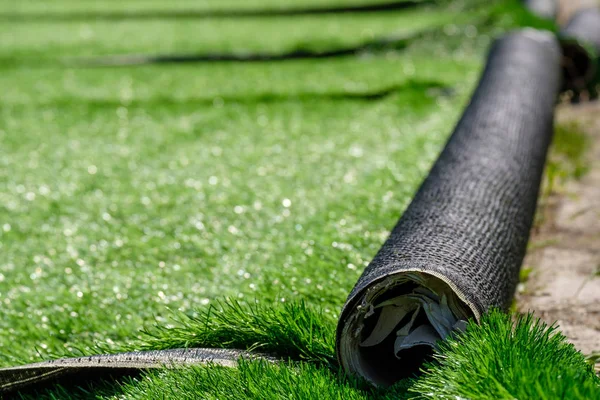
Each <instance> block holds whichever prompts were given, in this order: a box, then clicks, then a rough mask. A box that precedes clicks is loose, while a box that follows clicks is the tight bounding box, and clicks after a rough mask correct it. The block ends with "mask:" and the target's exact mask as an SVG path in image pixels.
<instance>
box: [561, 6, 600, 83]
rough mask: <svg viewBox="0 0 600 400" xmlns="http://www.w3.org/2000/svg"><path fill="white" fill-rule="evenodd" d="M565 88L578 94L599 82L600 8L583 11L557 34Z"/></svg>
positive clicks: (574, 16) (576, 14)
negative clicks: (561, 50)
mask: <svg viewBox="0 0 600 400" xmlns="http://www.w3.org/2000/svg"><path fill="white" fill-rule="evenodd" d="M559 36H560V41H561V46H562V48H563V53H564V57H563V69H564V83H565V89H570V90H575V91H581V90H586V89H589V87H590V86H595V85H596V84H598V82H599V76H598V75H599V69H598V57H599V55H600V9H598V8H597V7H592V8H584V9H582V10H580V11H578V12H577V13H575V15H573V17H572V18H571V19H570V20H569V21H568V22H567V24H566V25H565V26H564V27H563V28H562V29H561V31H560V33H559Z"/></svg>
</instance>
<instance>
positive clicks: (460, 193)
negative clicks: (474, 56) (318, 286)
mask: <svg viewBox="0 0 600 400" xmlns="http://www.w3.org/2000/svg"><path fill="white" fill-rule="evenodd" d="M560 57H561V52H560V47H559V45H558V42H557V40H556V38H555V37H554V35H552V34H551V33H550V32H542V31H537V30H533V29H525V30H521V31H518V32H513V33H510V34H508V35H506V36H504V37H502V38H500V39H499V40H497V41H496V42H495V43H494V45H493V46H492V49H491V50H490V53H489V56H488V60H487V64H486V67H485V70H484V72H483V75H482V77H481V79H480V82H479V85H478V87H477V89H476V90H475V93H474V94H473V97H472V99H471V102H470V104H469V106H468V107H467V109H466V110H465V112H464V114H463V116H462V118H461V120H460V121H459V123H458V124H457V126H456V128H455V130H454V132H453V134H452V135H451V137H450V139H449V140H448V142H447V144H446V146H445V148H444V150H443V151H442V153H441V154H440V156H439V158H438V160H437V161H436V162H435V164H434V166H433V168H432V169H431V171H430V173H429V175H428V176H427V178H426V179H425V181H424V182H423V184H422V185H421V187H420V189H419V190H418V192H417V193H416V195H415V197H414V198H413V200H412V202H411V204H410V205H409V206H408V208H407V209H406V211H405V212H404V215H403V216H402V218H400V220H399V221H398V223H397V225H396V227H395V228H394V229H393V231H392V233H391V234H390V237H389V238H388V239H387V241H386V242H385V243H384V245H383V246H382V248H381V249H380V251H379V252H378V253H377V255H376V256H375V258H374V259H373V261H372V262H371V263H370V264H369V266H368V267H367V268H366V269H365V271H364V273H363V275H362V276H361V277H360V278H359V280H358V282H357V284H356V286H355V287H354V289H353V290H352V292H351V293H350V296H349V297H348V300H347V301H346V304H345V305H344V307H343V309H342V312H341V316H340V320H339V323H338V327H337V338H336V348H337V357H338V360H339V362H340V364H341V365H342V367H343V368H344V370H345V371H346V372H347V373H349V374H351V375H355V376H360V377H362V378H364V379H366V380H367V381H369V382H370V383H372V384H374V385H377V386H388V385H391V384H393V383H394V382H396V381H398V380H399V379H401V378H404V377H408V376H411V375H413V374H414V373H417V372H418V371H419V369H420V367H421V365H422V364H423V362H424V361H425V360H426V359H427V358H428V356H429V355H430V354H431V353H432V352H433V351H434V349H435V348H436V346H437V342H438V341H439V340H443V339H445V338H446V337H448V336H449V335H451V334H453V332H457V333H458V332H460V331H461V330H463V329H464V327H465V325H466V323H467V321H469V320H475V321H479V319H480V316H481V315H482V314H483V313H484V312H486V311H487V310H488V309H490V308H493V307H497V308H503V309H506V308H507V307H508V306H509V305H510V302H511V299H512V296H513V294H514V290H515V288H516V285H517V283H518V276H519V269H520V266H521V263H522V261H523V257H524V255H525V250H526V246H527V241H528V238H529V230H530V228H531V225H532V222H533V217H534V214H535V208H536V204H537V196H538V191H539V186H540V182H541V177H542V172H543V168H544V163H545V158H546V152H547V149H548V145H549V143H550V140H551V136H552V127H553V113H554V104H555V101H556V98H557V96H558V92H559V87H560V79H561V76H560Z"/></svg>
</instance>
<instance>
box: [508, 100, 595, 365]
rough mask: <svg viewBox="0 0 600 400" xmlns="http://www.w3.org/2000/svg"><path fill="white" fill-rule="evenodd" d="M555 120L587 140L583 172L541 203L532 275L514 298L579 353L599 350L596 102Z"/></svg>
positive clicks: (561, 111)
mask: <svg viewBox="0 0 600 400" xmlns="http://www.w3.org/2000/svg"><path fill="white" fill-rule="evenodd" d="M557 121H558V123H561V122H563V123H564V122H570V121H576V122H577V124H578V126H580V127H581V129H582V130H583V131H584V132H585V133H586V134H588V135H589V137H590V141H589V143H590V148H589V149H588V151H587V154H586V156H587V159H588V160H589V170H588V172H587V173H586V174H585V175H584V176H583V177H582V178H581V179H579V180H571V181H568V182H566V183H565V184H564V185H563V186H562V187H561V188H560V189H558V190H557V191H555V192H554V193H552V194H551V195H550V197H549V198H548V199H547V200H546V202H547V203H546V206H545V207H544V210H543V213H544V217H543V221H544V222H543V223H542V224H541V225H540V226H538V227H537V228H536V229H535V231H534V232H533V237H532V240H531V245H530V251H529V253H528V255H527V257H526V259H525V262H524V265H525V266H528V267H531V268H532V269H533V272H532V274H531V276H530V277H529V279H528V281H527V282H526V284H525V286H524V287H522V288H521V293H520V294H519V295H518V296H517V305H518V310H519V311H521V312H526V311H529V310H533V311H534V312H535V314H536V315H538V316H539V317H541V318H542V319H544V320H545V321H547V322H548V323H554V322H556V323H557V324H558V325H559V326H560V329H561V331H562V332H563V333H564V334H565V335H566V336H567V337H568V338H569V340H570V341H571V342H572V343H573V344H574V345H575V347H576V348H577V349H579V350H580V351H581V352H582V353H584V354H591V353H593V352H598V351H600V103H599V102H593V103H587V104H582V105H577V106H560V107H559V108H558V112H557Z"/></svg>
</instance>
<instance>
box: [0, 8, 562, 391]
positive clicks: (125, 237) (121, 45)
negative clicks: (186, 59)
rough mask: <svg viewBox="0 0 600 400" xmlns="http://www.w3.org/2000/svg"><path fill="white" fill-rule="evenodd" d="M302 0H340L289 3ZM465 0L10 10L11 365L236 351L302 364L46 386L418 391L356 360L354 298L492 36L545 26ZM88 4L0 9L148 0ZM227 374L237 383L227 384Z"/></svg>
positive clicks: (7, 285) (6, 143)
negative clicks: (286, 10) (167, 55)
mask: <svg viewBox="0 0 600 400" xmlns="http://www.w3.org/2000/svg"><path fill="white" fill-rule="evenodd" d="M301 3H302V4H308V5H310V4H312V5H315V4H320V5H321V4H323V5H325V3H321V2H316V1H313V0H310V2H308V1H307V2H300V1H299V0H294V1H289V2H285V6H286V7H288V6H289V7H292V6H298V4H301ZM342 3H344V1H342V0H331V1H330V2H328V3H327V4H342ZM350 3H352V4H357V3H359V2H358V1H354V0H352V1H350V0H349V1H348V3H347V4H350ZM462 3H463V4H462V5H461V4H458V5H457V4H454V5H450V6H447V5H444V6H443V7H444V8H435V9H425V8H424V9H411V10H406V11H402V12H393V13H380V14H376V13H371V14H365V15H359V14H352V15H347V16H331V15H329V16H319V17H315V18H308V17H294V18H285V19H281V18H278V19H274V18H271V19H267V18H247V19H243V20H239V21H238V20H233V19H222V20H218V21H217V20H205V19H202V20H198V21H195V20H193V19H185V20H181V21H174V20H172V19H171V20H164V21H163V20H160V19H150V20H135V21H134V20H133V19H132V20H124V21H119V22H114V23H111V22H109V21H106V20H95V19H94V18H93V17H89V18H88V19H85V18H83V19H77V20H60V19H57V20H55V21H50V19H49V18H48V19H43V20H36V19H35V18H31V19H28V18H26V17H23V18H15V19H14V20H11V19H10V18H6V19H3V20H2V24H0V37H1V38H2V43H3V46H2V49H0V71H1V72H2V73H1V74H0V88H1V89H2V96H0V146H2V149H3V157H2V159H1V160H0V167H1V168H0V187H1V188H2V190H0V310H1V318H0V366H9V365H15V364H21V363H26V362H32V361H38V360H41V359H47V358H49V357H58V356H62V355H73V354H92V353H96V352H99V351H105V352H108V351H111V352H114V351H118V350H139V349H158V348H171V347H178V346H192V345H198V346H216V347H222V346H228V347H241V348H247V349H254V350H257V351H266V352H274V353H277V354H280V355H281V356H284V357H286V358H289V361H286V362H289V363H290V364H284V365H271V364H264V363H260V362H259V363H247V364H244V365H242V366H241V368H240V369H239V370H228V369H222V368H212V367H207V368H194V369H190V370H185V371H177V372H158V373H152V374H149V375H147V376H145V377H144V378H134V380H130V381H128V383H127V384H126V385H124V386H118V385H115V384H111V383H110V382H107V383H105V384H103V385H101V386H100V387H99V386H94V387H93V388H91V389H89V390H91V391H90V392H89V393H86V392H85V391H84V390H83V389H77V388H74V387H69V388H65V389H61V390H63V391H61V390H58V391H54V392H48V393H46V394H45V395H47V396H50V398H52V396H54V398H69V397H70V396H72V397H73V398H81V397H82V396H83V397H85V398H90V397H91V398H94V397H97V398H111V396H123V397H122V398H152V396H161V395H163V394H164V395H165V396H167V397H175V398H185V396H188V397H190V398H193V397H199V396H194V393H203V394H206V395H205V397H207V398H211V396H212V398H217V397H218V398H227V397H226V396H230V395H231V398H244V397H245V398H253V396H254V398H263V397H261V395H262V396H265V395H266V393H271V392H272V393H273V394H272V396H273V398H281V397H284V398H285V397H286V395H285V390H286V388H289V387H290V385H293V387H297V388H298V393H299V394H298V395H297V396H296V397H292V398H314V397H315V393H319V394H320V393H322V394H323V397H325V398H327V397H326V396H327V395H328V394H330V397H331V398H371V397H373V396H380V395H381V396H392V395H393V394H394V393H395V394H396V395H404V394H403V393H405V392H406V389H407V387H408V383H407V382H404V383H402V384H400V386H399V387H400V389H397V390H396V391H394V392H388V391H386V392H385V393H383V394H382V393H380V392H373V391H372V390H371V389H366V388H365V386H364V384H362V383H360V382H353V381H350V380H347V379H346V378H344V377H343V375H342V374H341V373H340V372H339V371H338V370H337V369H336V368H337V367H336V366H335V359H334V353H333V346H334V344H333V340H334V335H333V332H334V329H335V322H336V318H337V313H338V311H339V309H340V307H341V305H342V304H343V302H344V300H345V298H346V296H347V294H348V292H349V291H350V289H351V288H352V286H353V285H354V283H355V282H356V280H357V279H358V277H359V275H360V273H361V271H362V269H363V268H364V266H365V265H367V263H368V262H369V260H370V259H371V258H372V257H373V256H374V254H375V253H376V252H377V250H378V249H379V247H380V246H381V244H382V243H383V241H384V240H385V238H386V236H387V235H388V233H389V230H390V229H391V228H392V227H393V225H394V223H395V222H396V220H397V219H398V217H399V216H400V215H401V213H402V210H403V209H404V207H406V205H407V204H408V202H409V201H410V199H411V197H412V195H413V194H414V192H415V190H416V189H417V188H418V186H419V184H420V182H421V180H422V179H423V177H424V176H425V174H426V173H427V171H428V169H429V167H430V166H431V164H432V162H433V161H434V159H435V157H436V156H437V154H438V153H439V151H440V150H441V148H442V146H443V144H444V142H445V140H446V138H447V136H448V135H449V134H450V132H451V130H452V127H453V125H454V124H455V123H456V120H457V119H458V117H459V115H460V113H461V111H462V109H463V107H464V105H465V104H466V102H467V101H468V97H469V94H470V92H471V90H472V87H473V85H474V83H475V81H476V79H477V76H478V74H479V73H480V70H481V66H482V65H483V60H484V57H485V52H486V49H487V48H488V45H489V43H490V41H491V38H492V37H493V36H494V35H496V34H500V33H502V32H504V31H506V30H508V29H512V28H513V27H515V26H520V25H536V26H537V25H538V24H540V22H539V21H538V20H535V19H532V18H531V17H530V16H528V15H526V14H524V13H523V12H522V10H520V9H518V8H516V2H515V1H512V0H511V1H501V2H498V3H497V4H491V5H489V4H487V2H480V1H474V2H462ZM82 4H83V3H82V2H74V1H72V0H60V1H58V0H57V1H54V2H43V4H42V3H41V2H39V1H29V2H5V3H2V5H0V17H1V16H2V15H8V14H10V13H15V12H17V13H23V14H27V13H39V12H44V11H47V12H49V13H51V12H68V11H69V10H70V11H73V12H77V11H78V10H80V11H81V10H84V9H85V10H84V11H90V12H94V10H96V11H99V12H100V11H111V10H117V11H118V10H129V11H136V10H139V9H140V2H139V1H134V0H126V1H118V2H117V1H108V2H94V3H93V4H92V3H89V4H88V3H87V2H86V5H85V7H83V6H82ZM165 4H167V3H164V2H160V3H159V2H148V3H146V2H144V5H145V6H144V7H146V6H147V7H148V9H156V10H159V11H160V9H164V8H165V7H167V6H166V5H165ZM282 4H283V3H280V2H275V1H272V0H264V1H263V0H260V1H259V0H252V2H246V1H244V2H241V1H227V2H222V1H219V2H217V1H210V2H204V3H199V2H194V3H193V4H192V3H191V2H186V1H177V2H176V3H169V6H168V7H169V9H185V8H186V7H192V6H193V7H198V9H202V8H204V9H208V8H217V7H218V8H222V9H226V8H228V7H230V8H234V7H248V8H252V7H259V6H260V7H276V6H277V7H278V6H282V7H283V5H282ZM171 7H172V8H171ZM440 7H441V6H440ZM448 7H450V8H448ZM423 30H427V31H428V32H429V31H430V32H429V33H427V34H425V35H420V33H421V32H422V31H423ZM397 33H402V34H403V35H404V34H406V35H408V36H411V35H413V36H414V37H415V40H414V41H411V42H410V43H408V46H407V47H404V48H399V49H392V50H390V49H387V50H383V51H374V52H371V53H366V54H363V55H361V56H357V57H355V56H353V57H341V58H335V59H328V60H301V61H298V60H297V61H288V62H283V63H255V64H243V63H212V64H172V65H150V66H140V67H123V68H80V67H77V68H75V67H73V66H68V65H67V66H65V65H62V64H61V63H60V61H61V60H62V59H63V58H64V57H72V56H82V55H85V56H93V55H103V54H116V53H123V52H152V53H154V52H156V53H158V52H166V51H168V52H175V51H192V50H194V51H196V50H198V51H200V50H202V51H208V50H210V51H219V52H227V51H231V50H232V49H236V50H238V49H240V50H251V51H253V50H256V51H285V50H289V49H295V48H315V49H319V48H325V47H329V46H340V45H353V44H356V43H362V42H364V41H367V40H369V39H370V38H371V37H375V36H379V35H383V36H385V35H390V34H397ZM224 297H230V298H232V299H235V300H236V301H237V302H221V301H220V300H219V299H222V298H224ZM273 301H275V302H276V304H277V306H273ZM211 305H214V306H213V307H211ZM198 307H200V308H198ZM221 309H222V310H223V311H220V310H221ZM207 310H211V311H210V315H208V316H207V314H206V313H207V312H208V311H207ZM173 315H176V317H173ZM182 315H186V316H182ZM173 318H175V320H173ZM144 327H146V328H144ZM144 332H145V333H144ZM298 363H300V364H298ZM547 373H548V374H550V373H551V371H548V372H547ZM261 376H264V377H268V379H266V378H264V379H263V378H261ZM216 379H219V380H223V382H225V383H224V384H223V386H222V388H219V389H215V388H213V386H212V382H215V380H216ZM411 384H412V383H411ZM236 385H237V386H236ZM262 385H269V386H268V390H267V389H266V388H267V386H262ZM211 388H212V389H211ZM228 388H229V389H228ZM261 388H262V389H261ZM211 390H212V391H211ZM214 390H222V392H217V391H214ZM390 393H392V394H390ZM78 396H79V397H78ZM86 396H87V397H86ZM235 396H237V397H235Z"/></svg>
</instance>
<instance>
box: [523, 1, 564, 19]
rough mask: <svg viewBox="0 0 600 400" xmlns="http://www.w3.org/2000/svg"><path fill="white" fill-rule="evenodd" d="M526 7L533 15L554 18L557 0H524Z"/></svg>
mask: <svg viewBox="0 0 600 400" xmlns="http://www.w3.org/2000/svg"><path fill="white" fill-rule="evenodd" d="M523 3H525V7H527V8H528V9H529V10H530V11H531V12H532V13H534V14H535V15H537V16H539V17H542V18H546V19H555V18H556V14H557V12H558V0H524V1H523Z"/></svg>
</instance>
